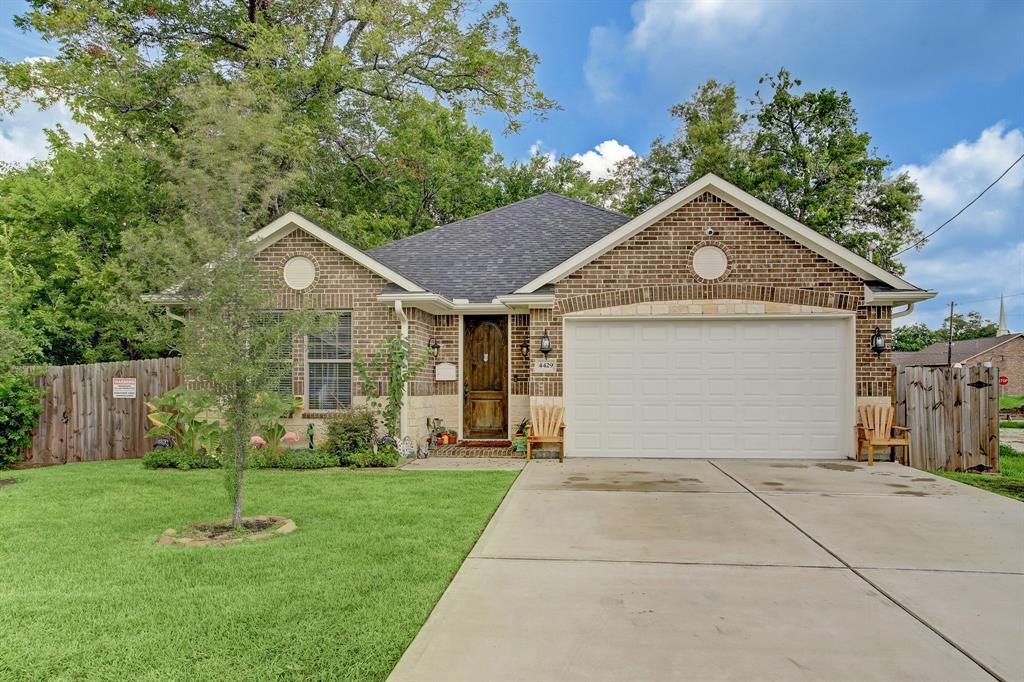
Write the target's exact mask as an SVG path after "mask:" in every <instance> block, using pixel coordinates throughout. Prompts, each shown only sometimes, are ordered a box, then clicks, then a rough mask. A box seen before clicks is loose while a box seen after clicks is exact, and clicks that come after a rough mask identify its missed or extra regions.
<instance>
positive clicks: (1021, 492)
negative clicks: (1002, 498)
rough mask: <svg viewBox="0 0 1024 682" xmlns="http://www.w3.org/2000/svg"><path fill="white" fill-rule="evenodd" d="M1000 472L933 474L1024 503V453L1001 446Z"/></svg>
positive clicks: (941, 472)
mask: <svg viewBox="0 0 1024 682" xmlns="http://www.w3.org/2000/svg"><path fill="white" fill-rule="evenodd" d="M999 470H1000V472H1001V473H1000V474H999V475H998V476H992V475H991V474H961V473H956V472H952V471H932V472H931V473H933V474H936V475H938V476H945V477H946V478H951V479H953V480H954V481H960V482H961V483H967V484H968V485H973V486H975V487H976V488H984V489H985V490H990V491H992V492H994V493H999V494H1000V495H1006V496H1007V497H1012V498H1015V499H1018V500H1021V501H1022V502H1024V453H1020V452H1017V451H1016V450H1014V449H1013V448H1011V447H1010V446H1009V445H1001V446H999Z"/></svg>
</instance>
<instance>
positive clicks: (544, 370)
mask: <svg viewBox="0 0 1024 682" xmlns="http://www.w3.org/2000/svg"><path fill="white" fill-rule="evenodd" d="M533 371H534V373H535V374H552V373H553V372H554V371H555V361H554V360H538V361H537V362H536V363H534V365H533Z"/></svg>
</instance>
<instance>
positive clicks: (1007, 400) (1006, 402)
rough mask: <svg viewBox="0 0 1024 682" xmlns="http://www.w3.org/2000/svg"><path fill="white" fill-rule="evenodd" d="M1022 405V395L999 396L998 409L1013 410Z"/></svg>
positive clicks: (1023, 403)
mask: <svg viewBox="0 0 1024 682" xmlns="http://www.w3.org/2000/svg"><path fill="white" fill-rule="evenodd" d="M1018 407H1024V395H1001V396H999V409H1000V410H1015V409H1017V408H1018Z"/></svg>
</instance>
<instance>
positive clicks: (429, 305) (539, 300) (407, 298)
mask: <svg viewBox="0 0 1024 682" xmlns="http://www.w3.org/2000/svg"><path fill="white" fill-rule="evenodd" d="M377 300H378V301H380V302H381V303H393V302H394V303H398V302H401V303H403V304H405V305H408V306H409V307H411V308H419V309H420V310H424V311H426V312H428V313H432V314H434V315H450V314H456V313H461V314H468V315H474V314H476V315H486V314H489V313H496V314H501V313H507V312H508V311H509V309H510V308H553V307H554V305H555V297H554V296H552V295H550V294H546V295H537V294H529V295H525V296H519V295H515V296H499V297H498V298H495V299H492V300H491V302H490V303H471V302H469V301H467V300H466V299H461V298H460V299H455V300H454V301H450V300H448V299H447V298H445V297H444V296H441V295H440V294H432V293H421V292H411V293H404V292H403V293H393V294H379V295H378V296H377Z"/></svg>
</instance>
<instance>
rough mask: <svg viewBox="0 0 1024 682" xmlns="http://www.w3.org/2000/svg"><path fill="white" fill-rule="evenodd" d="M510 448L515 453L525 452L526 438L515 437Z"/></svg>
mask: <svg viewBox="0 0 1024 682" xmlns="http://www.w3.org/2000/svg"><path fill="white" fill-rule="evenodd" d="M512 447H513V448H515V451H516V452H526V436H516V437H514V438H513V439H512Z"/></svg>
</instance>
